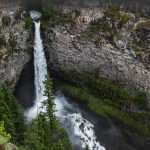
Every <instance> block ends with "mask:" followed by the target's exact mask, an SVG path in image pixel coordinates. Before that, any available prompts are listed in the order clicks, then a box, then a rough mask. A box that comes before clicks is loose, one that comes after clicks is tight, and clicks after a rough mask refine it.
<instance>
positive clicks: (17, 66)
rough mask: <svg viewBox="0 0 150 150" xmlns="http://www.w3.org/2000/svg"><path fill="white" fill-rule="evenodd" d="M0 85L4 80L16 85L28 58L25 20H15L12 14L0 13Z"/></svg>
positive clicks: (27, 32)
mask: <svg viewBox="0 0 150 150" xmlns="http://www.w3.org/2000/svg"><path fill="white" fill-rule="evenodd" d="M0 20H1V27H0V57H1V58H0V85H1V84H2V83H4V82H6V81H7V82H8V83H10V84H11V85H12V86H14V85H16V82H17V80H18V78H19V75H20V73H21V71H22V69H23V67H24V65H25V64H26V63H27V62H28V61H29V60H30V58H31V55H30V54H29V49H30V48H29V39H30V32H29V31H28V30H26V29H25V22H24V21H22V20H15V19H14V17H13V15H12V14H8V13H5V12H4V11H3V12H2V13H1V15H0Z"/></svg>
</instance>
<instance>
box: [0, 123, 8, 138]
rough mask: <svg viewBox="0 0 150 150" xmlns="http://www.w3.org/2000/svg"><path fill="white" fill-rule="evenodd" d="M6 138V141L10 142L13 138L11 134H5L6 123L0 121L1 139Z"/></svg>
mask: <svg viewBox="0 0 150 150" xmlns="http://www.w3.org/2000/svg"><path fill="white" fill-rule="evenodd" d="M2 137H3V138H5V140H6V141H9V140H10V138H11V136H10V134H8V133H6V132H5V128H4V122H3V121H0V138H2Z"/></svg>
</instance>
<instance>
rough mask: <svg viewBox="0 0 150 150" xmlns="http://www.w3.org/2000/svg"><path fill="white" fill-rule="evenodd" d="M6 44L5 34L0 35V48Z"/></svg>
mask: <svg viewBox="0 0 150 150" xmlns="http://www.w3.org/2000/svg"><path fill="white" fill-rule="evenodd" d="M5 45H6V40H5V36H3V35H2V36H0V48H1V47H2V46H5Z"/></svg>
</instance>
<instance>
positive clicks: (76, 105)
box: [0, 1, 150, 150]
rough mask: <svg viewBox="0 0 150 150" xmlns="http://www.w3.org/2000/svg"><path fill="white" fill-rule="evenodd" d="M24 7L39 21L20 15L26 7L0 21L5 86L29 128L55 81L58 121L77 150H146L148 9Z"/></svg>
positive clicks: (149, 118)
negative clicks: (47, 83)
mask: <svg viewBox="0 0 150 150" xmlns="http://www.w3.org/2000/svg"><path fill="white" fill-rule="evenodd" d="M26 2H27V3H26V5H25V6H26V8H28V10H30V9H33V10H38V11H39V10H40V11H41V14H42V15H41V14H40V13H38V12H33V11H31V17H30V15H29V11H28V10H26V11H25V10H24V9H23V8H22V9H19V8H17V9H16V6H17V7H18V6H19V4H21V1H19V2H17V1H16V2H13V3H16V4H18V5H13V7H9V4H7V7H6V8H7V9H2V13H1V15H0V26H1V32H0V56H1V61H0V85H3V84H4V83H5V84H8V86H9V87H10V89H11V91H12V92H13V93H14V94H15V96H16V98H17V100H18V102H19V103H20V104H21V106H22V107H23V109H24V111H25V116H26V117H27V120H28V121H31V120H32V119H33V118H36V116H37V114H38V113H39V112H40V109H41V106H42V104H43V103H42V102H43V101H44V100H45V99H47V96H44V95H45V91H46V90H47V89H45V84H44V83H43V82H44V81H45V76H47V74H49V73H50V74H51V77H52V79H53V83H54V92H55V94H54V95H55V100H54V102H55V106H56V110H57V111H56V112H55V115H56V116H57V118H58V120H59V122H60V124H61V126H62V127H63V128H64V129H65V130H66V132H67V133H68V136H69V138H70V140H71V141H72V143H73V145H74V148H75V149H77V150H80V149H81V150H82V149H84V148H85V149H91V150H104V149H107V150H120V149H121V150H141V149H142V150H149V148H150V142H149V139H150V114H149V97H150V96H149V95H150V86H149V83H150V76H149V75H150V71H149V60H150V53H149V39H150V25H149V16H148V13H149V9H148V8H147V7H146V6H145V4H147V6H148V5H149V3H148V2H147V1H145V4H144V3H142V4H141V3H140V2H139V3H138V2H137V3H136V4H137V5H136V6H137V9H136V10H135V9H134V10H133V11H131V8H127V7H124V6H127V5H124V6H122V5H121V6H120V7H118V6H112V4H111V3H112V1H109V2H105V3H102V2H101V1H97V3H96V2H93V3H90V2H88V1H80V2H78V1H73V2H72V1H68V2H66V1H65V2H60V1H57V2H53V1H51V3H50V4H49V5H48V2H47V1H42V2H41V1H39V4H36V5H35V8H34V4H35V2H34V1H32V3H30V1H26ZM46 3H47V7H46V5H45V4H46ZM123 3H124V1H123ZM128 3H129V2H127V4H128ZM41 4H42V5H41ZM77 4H78V5H77ZM80 4H82V5H80ZM118 4H119V2H118ZM140 4H141V7H142V8H144V9H141V7H139V5H140ZM40 5H41V6H40ZM79 5H80V6H79ZM97 5H99V7H97ZM109 5H110V6H109ZM1 6H2V5H1ZM50 6H51V7H50ZM108 6H109V7H108ZM130 6H132V5H130ZM4 7H5V6H4V5H3V8H4ZM8 8H9V9H10V8H11V9H12V11H11V13H10V12H9V11H8ZM134 8H135V7H134ZM139 10H140V11H139ZM39 18H40V19H39ZM33 20H34V22H33ZM33 41H34V42H33ZM33 45H34V46H33ZM43 113H46V112H43ZM39 114H40V113H39ZM0 118H1V116H0ZM33 120H34V119H33ZM2 121H3V120H2ZM28 121H27V122H28ZM6 131H7V130H6ZM55 136H56V137H55ZM55 136H54V139H55V138H56V139H57V134H56V135H55ZM28 137H29V136H28ZM58 139H59V138H58ZM62 139H63V138H62ZM31 141H32V140H31ZM0 145H1V143H0ZM68 145H69V144H68ZM34 149H35V150H36V148H34ZM38 149H39V148H38ZM41 149H42V148H41ZM47 149H49V148H47ZM64 149H67V148H64ZM39 150H40V149H39ZM68 150H70V149H68Z"/></svg>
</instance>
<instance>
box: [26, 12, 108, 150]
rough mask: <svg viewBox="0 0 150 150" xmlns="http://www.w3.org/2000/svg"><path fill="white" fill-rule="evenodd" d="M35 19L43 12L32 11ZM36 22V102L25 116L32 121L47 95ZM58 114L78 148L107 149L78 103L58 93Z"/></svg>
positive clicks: (41, 47)
mask: <svg viewBox="0 0 150 150" xmlns="http://www.w3.org/2000/svg"><path fill="white" fill-rule="evenodd" d="M31 17H32V19H33V20H39V18H40V17H41V14H40V13H39V12H31ZM34 24H35V40H34V74H35V79H34V84H35V104H34V106H33V107H31V108H30V109H29V110H27V111H26V112H25V116H26V117H27V119H28V120H29V121H30V120H32V119H33V118H35V117H36V116H37V114H38V112H39V111H42V110H41V108H40V107H41V105H42V102H43V101H44V100H46V97H45V96H43V95H44V91H45V85H44V83H43V82H44V81H45V76H46V75H47V64H46V58H45V54H44V49H43V44H42V39H41V34H40V21H34ZM55 104H56V110H57V111H56V116H57V118H58V119H59V121H60V123H61V124H62V126H63V127H64V128H65V129H66V131H67V132H68V135H69V136H70V139H71V140H72V142H73V143H74V145H75V146H76V147H78V150H83V149H84V148H85V147H86V146H88V147H89V148H90V149H91V150H105V148H104V147H103V146H101V145H100V143H99V142H98V141H97V139H96V135H95V132H94V125H93V124H92V123H91V122H89V121H88V120H87V119H85V118H84V117H83V116H82V113H81V110H80V109H79V108H78V106H77V105H73V104H69V103H68V102H67V98H66V97H64V96H63V95H62V94H56V99H55Z"/></svg>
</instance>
